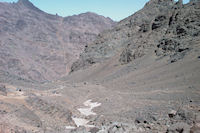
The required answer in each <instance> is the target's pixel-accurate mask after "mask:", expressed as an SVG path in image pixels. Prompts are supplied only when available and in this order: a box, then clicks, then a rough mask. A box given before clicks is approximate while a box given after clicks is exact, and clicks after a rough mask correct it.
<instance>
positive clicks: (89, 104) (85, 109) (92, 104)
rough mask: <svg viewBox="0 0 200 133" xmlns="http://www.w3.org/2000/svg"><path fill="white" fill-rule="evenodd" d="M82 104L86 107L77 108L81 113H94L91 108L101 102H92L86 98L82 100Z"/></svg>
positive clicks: (85, 114)
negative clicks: (84, 100)
mask: <svg viewBox="0 0 200 133" xmlns="http://www.w3.org/2000/svg"><path fill="white" fill-rule="evenodd" d="M83 104H84V105H85V106H87V108H79V109H78V111H80V112H81V114H83V115H84V116H89V115H96V113H95V112H93V111H92V110H93V109H94V108H96V107H99V106H101V103H97V102H94V103H92V100H88V101H86V102H84V103H83Z"/></svg>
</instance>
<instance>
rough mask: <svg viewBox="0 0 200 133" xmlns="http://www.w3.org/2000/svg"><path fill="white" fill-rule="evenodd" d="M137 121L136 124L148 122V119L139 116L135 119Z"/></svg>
mask: <svg viewBox="0 0 200 133" xmlns="http://www.w3.org/2000/svg"><path fill="white" fill-rule="evenodd" d="M135 123H136V124H140V123H147V121H146V120H145V119H144V118H143V117H137V118H136V119H135Z"/></svg>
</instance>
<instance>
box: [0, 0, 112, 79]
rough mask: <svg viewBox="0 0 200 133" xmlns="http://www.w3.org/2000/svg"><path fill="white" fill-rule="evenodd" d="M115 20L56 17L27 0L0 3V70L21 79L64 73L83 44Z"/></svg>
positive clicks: (89, 16) (90, 16)
mask: <svg viewBox="0 0 200 133" xmlns="http://www.w3.org/2000/svg"><path fill="white" fill-rule="evenodd" d="M114 24H115V22H113V21H112V20H111V19H110V18H105V17H103V16H100V15H97V14H95V13H91V12H87V13H83V14H80V15H74V16H69V17H65V18H63V17H60V16H58V15H51V14H47V13H45V12H43V11H41V10H40V9H38V8H37V7H35V6H34V5H33V4H32V3H31V2H30V1H28V0H19V1H18V2H17V3H0V38H1V41H0V70H1V71H3V72H5V73H8V74H9V75H12V77H13V78H14V77H18V78H19V79H22V80H31V81H40V82H44V81H47V80H54V79H57V78H59V77H61V76H63V75H66V74H68V72H69V70H70V67H71V64H72V62H74V61H75V60H77V58H78V57H79V54H80V52H81V51H82V50H83V48H84V47H85V45H87V44H88V43H89V42H91V41H93V40H94V39H95V38H96V37H97V35H98V34H99V33H100V32H102V31H104V30H105V29H109V28H111V27H112V26H113V25H114Z"/></svg>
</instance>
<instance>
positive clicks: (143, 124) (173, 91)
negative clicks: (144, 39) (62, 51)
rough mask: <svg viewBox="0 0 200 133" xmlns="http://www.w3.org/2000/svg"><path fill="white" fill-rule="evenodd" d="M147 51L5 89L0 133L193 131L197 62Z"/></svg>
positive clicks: (198, 109)
mask: <svg viewBox="0 0 200 133" xmlns="http://www.w3.org/2000/svg"><path fill="white" fill-rule="evenodd" d="M198 54H199V53H196V52H191V53H190V54H189V55H187V56H186V57H185V58H184V59H182V60H179V61H177V62H174V63H170V62H168V57H164V58H162V59H159V58H157V57H156V56H155V55H154V54H153V53H149V55H146V56H144V57H142V59H138V60H135V61H134V62H133V63H130V64H127V65H120V64H118V63H117V61H115V60H109V61H107V62H105V63H104V64H95V65H94V66H92V67H90V68H89V69H86V70H80V71H78V72H75V73H72V74H71V75H69V76H67V77H64V78H63V79H61V80H57V81H54V82H51V83H46V84H42V85H37V87H36V86H34V85H33V84H32V85H31V84H30V87H27V86H26V87H24V86H20V85H10V84H8V83H2V84H4V85H5V88H6V91H7V93H6V94H4V95H3V94H2V95H1V94H0V118H1V119H0V132H1V133H7V132H12V131H13V132H14V131H18V132H20V133H21V132H22V133H25V132H38V133H40V132H41V133H42V132H45V133H66V132H80V133H83V132H92V133H96V132H99V133H107V132H111V133H117V132H121V133H124V132H130V133H133V132H136V133H137V132H147V133H148V132H155V133H157V132H163V133H164V132H179V131H184V132H185V133H187V132H192V131H199V129H200V127H199V124H200V82H199V79H200V59H199V57H198V56H197V55H198Z"/></svg>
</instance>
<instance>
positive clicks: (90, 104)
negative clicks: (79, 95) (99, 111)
mask: <svg viewBox="0 0 200 133" xmlns="http://www.w3.org/2000/svg"><path fill="white" fill-rule="evenodd" d="M83 104H84V105H85V106H86V108H79V109H78V111H80V113H81V114H82V115H83V116H89V115H96V113H95V112H93V111H92V110H93V109H94V108H96V107H98V106H101V103H97V102H92V100H87V101H86V102H84V103H83ZM72 120H73V121H74V123H75V124H76V127H80V126H84V127H87V128H93V127H95V126H94V125H89V124H88V122H89V120H87V119H83V118H77V117H72ZM76 127H72V126H66V127H65V128H66V129H68V130H70V129H75V128H76Z"/></svg>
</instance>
